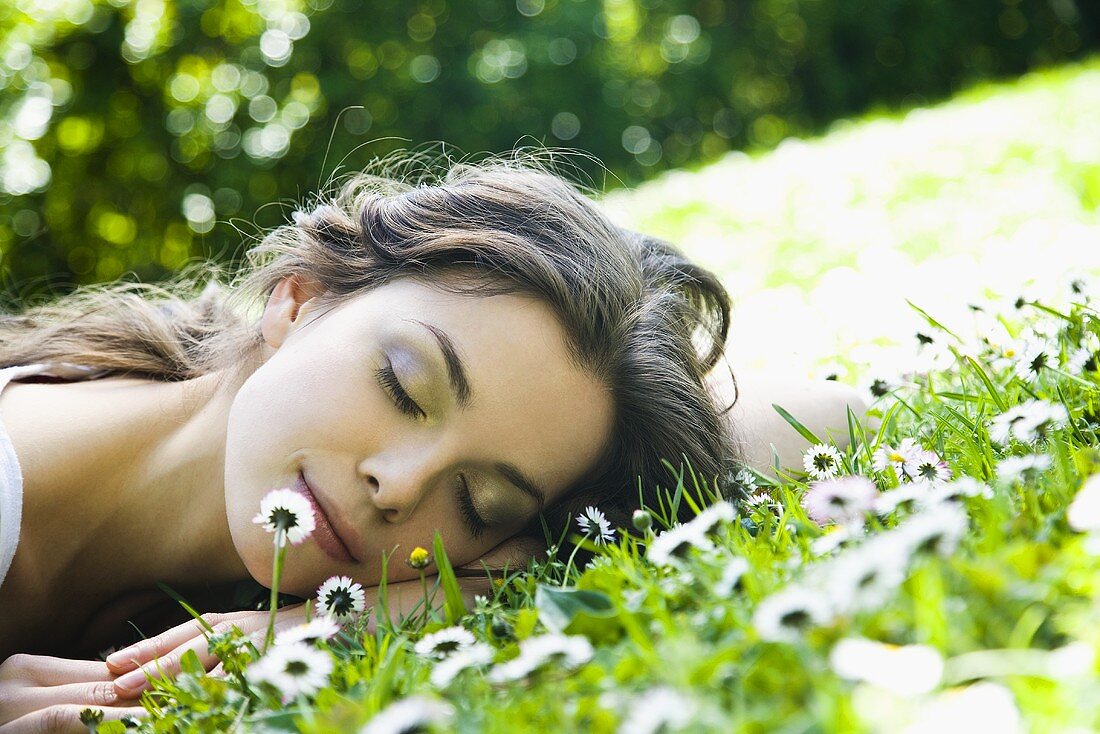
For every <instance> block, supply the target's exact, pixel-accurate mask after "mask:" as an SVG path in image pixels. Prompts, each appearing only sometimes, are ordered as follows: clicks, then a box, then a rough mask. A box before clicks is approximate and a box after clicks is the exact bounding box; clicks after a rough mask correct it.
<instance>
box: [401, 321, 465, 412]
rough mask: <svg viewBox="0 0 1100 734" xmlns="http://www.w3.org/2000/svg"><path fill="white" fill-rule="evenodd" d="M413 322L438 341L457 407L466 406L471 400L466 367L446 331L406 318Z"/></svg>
mask: <svg viewBox="0 0 1100 734" xmlns="http://www.w3.org/2000/svg"><path fill="white" fill-rule="evenodd" d="M406 320H407V321H411V322H413V323H414V324H420V325H421V326H423V327H424V328H425V329H427V330H428V331H429V332H431V335H432V336H434V337H435V340H436V342H438V343H439V349H440V351H442V352H443V361H444V362H446V363H447V376H448V377H449V378H450V381H451V391H452V392H453V393H454V395H455V399H456V400H457V401H458V405H459V407H462V408H468V407H469V406H470V401H471V397H470V395H471V392H472V391H471V390H470V378H468V377H467V376H466V367H465V366H464V365H463V364H462V358H461V357H459V356H458V349H457V348H456V347H455V343H454V341H453V340H452V339H451V337H450V336H449V335H448V334H447V332H445V331H443V330H442V329H440V328H439V327H438V326H433V325H432V324H429V323H427V322H424V321H421V320H420V319H406Z"/></svg>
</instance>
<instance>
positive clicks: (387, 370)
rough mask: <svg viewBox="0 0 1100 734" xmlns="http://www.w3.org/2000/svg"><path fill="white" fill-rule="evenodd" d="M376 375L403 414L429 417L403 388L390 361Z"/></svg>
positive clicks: (414, 416)
mask: <svg viewBox="0 0 1100 734" xmlns="http://www.w3.org/2000/svg"><path fill="white" fill-rule="evenodd" d="M375 375H376V376H377V377H378V383H379V384H380V385H381V386H382V389H383V390H385V391H386V392H387V393H388V394H389V396H390V397H391V398H393V401H394V403H396V405H397V407H398V409H399V410H400V411H401V412H402V413H405V414H406V415H410V416H412V417H413V418H426V417H427V416H428V414H427V413H425V412H424V409H423V408H421V407H420V406H419V405H417V404H416V401H415V400H413V399H412V398H411V397H409V393H408V392H406V391H405V388H404V387H402V385H401V381H400V380H398V379H397V373H395V372H394V371H393V365H392V364H390V362H389V361H388V360H387V361H386V364H384V365H382V366H381V367H379V368H378V370H377V371H376V372H375Z"/></svg>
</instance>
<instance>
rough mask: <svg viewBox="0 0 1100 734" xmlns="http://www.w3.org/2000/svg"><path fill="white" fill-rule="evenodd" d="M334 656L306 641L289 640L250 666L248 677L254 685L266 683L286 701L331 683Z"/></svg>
mask: <svg viewBox="0 0 1100 734" xmlns="http://www.w3.org/2000/svg"><path fill="white" fill-rule="evenodd" d="M333 667H334V666H333V661H332V656H331V655H330V654H328V653H327V652H324V651H323V650H318V649H317V648H315V647H312V646H310V645H308V644H306V643H305V642H301V641H298V642H288V643H286V644H283V645H277V646H274V647H272V648H271V649H270V650H268V651H267V654H265V655H264V656H263V657H262V658H260V659H259V660H257V661H256V662H254V663H252V664H251V665H249V666H248V668H247V669H246V670H245V678H247V679H248V680H249V681H250V682H252V683H253V684H257V683H261V682H267V683H269V684H271V685H272V686H274V687H275V688H276V689H278V691H279V692H280V694H282V700H283V703H287V702H289V701H292V700H293V699H295V698H297V697H298V696H312V695H313V694H314V693H316V692H317V691H319V690H321V689H322V688H324V687H325V685H327V684H328V677H329V674H330V673H332V669H333Z"/></svg>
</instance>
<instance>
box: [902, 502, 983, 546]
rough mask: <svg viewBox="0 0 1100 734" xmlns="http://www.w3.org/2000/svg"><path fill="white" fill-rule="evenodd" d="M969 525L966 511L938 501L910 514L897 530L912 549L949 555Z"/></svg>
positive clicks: (906, 544)
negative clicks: (936, 503)
mask: <svg viewBox="0 0 1100 734" xmlns="http://www.w3.org/2000/svg"><path fill="white" fill-rule="evenodd" d="M968 527H969V518H968V517H967V515H966V511H965V510H963V509H962V508H960V507H959V506H958V505H955V504H939V505H934V506H932V507H929V508H928V509H926V510H924V511H923V512H919V513H917V514H915V515H911V516H910V517H909V518H908V519H906V520H905V522H903V523H902V524H901V525H898V527H897V529H896V530H895V531H894V532H895V533H897V535H896V536H895V537H897V538H899V540H900V542H902V543H904V544H905V546H906V547H908V549H909V551H910V552H913V553H915V552H921V551H932V552H935V553H938V554H939V555H941V556H949V555H951V554H952V553H954V551H955V548H956V547H958V545H959V541H960V540H961V539H962V537H963V535H964V534H965V533H966V531H967V528H968Z"/></svg>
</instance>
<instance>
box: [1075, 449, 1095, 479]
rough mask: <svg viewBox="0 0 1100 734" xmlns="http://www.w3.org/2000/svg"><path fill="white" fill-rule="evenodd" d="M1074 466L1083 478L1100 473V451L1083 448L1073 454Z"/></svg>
mask: <svg viewBox="0 0 1100 734" xmlns="http://www.w3.org/2000/svg"><path fill="white" fill-rule="evenodd" d="M1073 466H1074V468H1075V469H1077V473H1078V474H1080V475H1081V476H1082V477H1088V476H1091V475H1093V474H1097V473H1100V450H1097V449H1096V448H1095V447H1093V446H1082V447H1081V448H1079V449H1076V450H1075V451H1074V452H1073Z"/></svg>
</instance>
